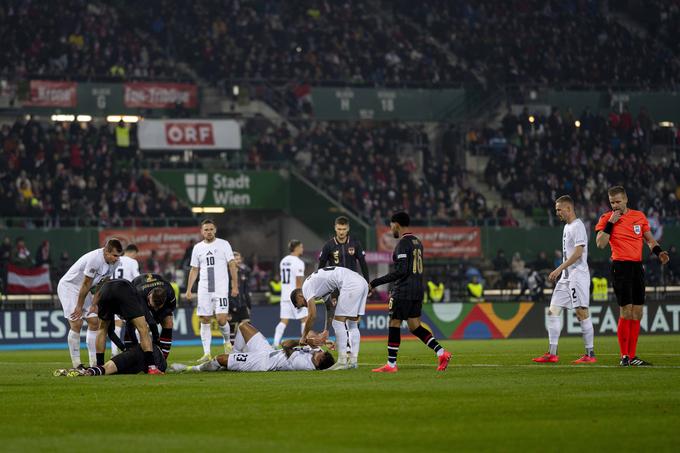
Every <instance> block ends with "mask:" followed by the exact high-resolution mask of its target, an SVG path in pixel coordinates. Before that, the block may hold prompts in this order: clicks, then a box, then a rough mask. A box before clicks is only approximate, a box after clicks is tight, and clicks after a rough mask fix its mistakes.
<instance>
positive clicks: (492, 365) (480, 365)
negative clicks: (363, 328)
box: [359, 362, 680, 370]
mask: <svg viewBox="0 0 680 453" xmlns="http://www.w3.org/2000/svg"><path fill="white" fill-rule="evenodd" d="M359 365H364V366H368V367H377V366H380V365H384V363H360V364H359ZM433 367H434V364H433V365H416V364H409V365H399V368H404V369H406V368H433ZM454 368H534V369H536V370H544V369H547V368H559V369H582V370H585V369H587V368H624V367H620V366H618V365H585V364H584V365H572V364H569V365H568V366H567V365H566V364H559V365H558V364H554V363H551V364H545V365H539V364H520V363H518V364H501V363H460V364H459V363H452V362H451V363H449V369H454ZM629 368H644V369H680V365H654V366H649V367H634V366H632V367H629Z"/></svg>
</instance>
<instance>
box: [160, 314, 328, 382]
mask: <svg viewBox="0 0 680 453" xmlns="http://www.w3.org/2000/svg"><path fill="white" fill-rule="evenodd" d="M307 342H308V343H310V344H312V345H313V346H318V345H319V344H321V343H323V338H322V336H319V335H312V336H310V337H308V340H307ZM334 363H335V360H334V359H333V356H332V355H331V353H330V352H327V351H323V350H322V349H319V348H317V347H310V346H302V345H300V342H299V341H296V340H286V341H283V342H282V343H281V349H274V348H273V347H272V346H271V345H270V344H269V342H268V341H267V339H266V338H265V337H264V335H262V333H260V331H258V330H257V329H256V328H255V327H254V326H253V325H252V324H250V323H246V322H244V323H241V325H240V326H239V328H238V333H237V334H236V339H235V340H234V349H233V351H232V352H231V353H229V354H221V355H218V356H217V357H215V358H214V359H212V360H211V361H209V362H205V363H202V364H201V365H196V366H190V367H187V366H186V365H183V364H181V363H173V364H172V365H171V366H170V370H171V371H173V372H183V371H190V372H202V371H251V372H252V371H314V370H325V369H327V368H330V367H331V366H332V365H333V364H334Z"/></svg>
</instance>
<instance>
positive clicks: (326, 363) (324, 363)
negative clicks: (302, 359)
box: [316, 351, 335, 370]
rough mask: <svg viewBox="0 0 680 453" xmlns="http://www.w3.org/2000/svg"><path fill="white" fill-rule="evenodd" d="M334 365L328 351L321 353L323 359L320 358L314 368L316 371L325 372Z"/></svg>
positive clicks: (333, 360)
mask: <svg viewBox="0 0 680 453" xmlns="http://www.w3.org/2000/svg"><path fill="white" fill-rule="evenodd" d="M333 364H335V359H334V358H333V354H331V353H330V352H328V351H325V352H324V353H323V357H321V360H319V366H317V367H316V368H317V369H318V370H325V369H327V368H330V367H332V366H333Z"/></svg>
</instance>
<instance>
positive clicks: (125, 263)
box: [111, 244, 139, 357]
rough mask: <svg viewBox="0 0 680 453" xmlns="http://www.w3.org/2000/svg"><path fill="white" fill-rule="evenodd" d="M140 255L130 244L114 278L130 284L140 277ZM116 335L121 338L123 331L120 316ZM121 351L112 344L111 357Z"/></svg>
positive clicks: (134, 246)
mask: <svg viewBox="0 0 680 453" xmlns="http://www.w3.org/2000/svg"><path fill="white" fill-rule="evenodd" d="M138 253H139V248H138V247H137V246H136V245H135V244H128V245H127V247H125V253H124V254H123V256H121V257H120V262H119V263H118V267H117V268H116V272H115V275H114V278H122V279H125V280H127V281H129V282H131V281H132V280H134V279H135V278H137V277H138V276H139V261H137V254H138ZM115 318H116V328H115V332H116V335H117V336H118V337H119V338H120V334H121V332H122V331H123V324H124V323H125V321H123V320H122V319H120V316H118V315H116V317H115ZM119 353H120V350H119V349H118V346H116V345H115V344H114V343H111V356H112V357H113V356H115V355H118V354H119Z"/></svg>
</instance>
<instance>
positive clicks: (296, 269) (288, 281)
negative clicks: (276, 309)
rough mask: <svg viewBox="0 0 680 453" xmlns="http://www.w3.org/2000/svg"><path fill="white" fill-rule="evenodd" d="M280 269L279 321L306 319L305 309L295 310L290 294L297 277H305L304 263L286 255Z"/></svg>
mask: <svg viewBox="0 0 680 453" xmlns="http://www.w3.org/2000/svg"><path fill="white" fill-rule="evenodd" d="M279 269H281V304H280V305H281V306H280V312H281V319H303V318H306V317H307V314H308V313H307V307H302V308H299V309H298V308H295V307H294V306H293V303H292V302H291V300H290V293H291V292H292V291H293V290H294V289H295V288H296V280H297V277H304V276H305V263H304V261H302V260H301V259H300V258H299V257H297V256H293V255H288V256H286V257H285V258H283V259H282V260H281V263H280V264H279Z"/></svg>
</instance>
